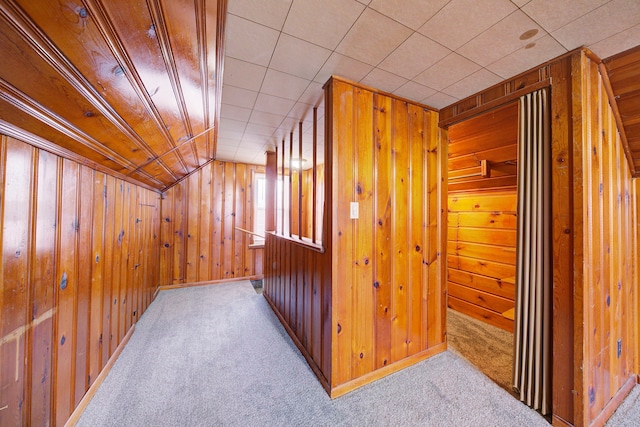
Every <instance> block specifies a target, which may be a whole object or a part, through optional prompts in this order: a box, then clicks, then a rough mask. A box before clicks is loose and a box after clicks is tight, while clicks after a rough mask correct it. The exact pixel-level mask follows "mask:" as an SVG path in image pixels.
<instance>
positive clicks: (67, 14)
mask: <svg viewBox="0 0 640 427" xmlns="http://www.w3.org/2000/svg"><path fill="white" fill-rule="evenodd" d="M582 45H584V46H586V47H588V48H590V49H591V50H592V51H593V52H594V53H595V54H596V55H598V56H600V57H601V58H607V57H610V56H612V55H614V54H616V53H618V52H621V51H624V50H626V49H629V48H632V47H634V46H637V45H640V7H639V4H638V0H576V1H558V0H481V1H477V0H47V1H45V0H0V58H2V65H1V66H0V132H2V133H9V134H13V135H15V136H18V137H21V138H22V139H27V140H29V139H30V140H31V142H32V143H35V144H37V145H38V144H39V145H40V146H42V147H45V148H47V147H48V148H49V149H50V150H52V151H56V150H58V152H63V153H70V154H73V155H77V156H81V157H83V158H86V159H88V161H89V162H93V164H95V165H97V166H98V167H101V168H106V169H109V170H110V171H113V172H114V173H115V174H117V175H118V176H124V177H128V178H129V179H132V180H135V181H136V182H140V183H142V184H144V185H146V186H148V187H151V188H155V189H158V190H162V189H164V188H166V187H168V186H170V185H172V184H173V183H175V182H176V181H178V180H180V179H181V178H183V177H184V176H186V175H188V174H189V173H191V172H193V171H194V170H196V169H197V168H198V167H201V166H202V165H203V164H205V163H206V162H208V161H210V160H211V159H213V158H214V157H215V158H217V159H219V160H228V161H238V162H244V163H256V164H263V163H264V161H265V157H264V152H265V151H266V150H270V149H273V148H274V147H275V146H276V144H277V145H280V144H281V141H282V140H283V139H285V138H286V139H288V138H289V137H290V133H291V132H294V135H295V141H296V145H295V146H297V140H298V123H299V122H300V121H302V122H303V124H304V125H303V132H304V134H303V140H304V144H303V153H302V157H307V158H310V156H311V154H310V151H311V145H310V141H311V140H312V138H311V135H310V132H311V129H312V123H311V114H312V110H313V107H318V121H319V123H318V129H320V135H319V139H318V140H319V141H320V143H322V141H323V139H322V129H323V128H324V127H323V113H324V111H323V106H322V85H323V84H324V83H325V82H326V80H327V79H328V78H329V76H330V75H332V74H336V75H340V76H342V77H345V78H347V79H350V80H353V81H356V82H360V83H362V84H365V85H369V86H373V87H376V88H378V89H380V90H383V91H386V92H390V93H394V94H396V95H398V96H401V97H405V98H408V99H411V100H414V101H418V102H422V103H424V104H427V105H430V106H432V107H435V108H441V107H444V106H447V105H450V104H451V103H453V102H455V101H457V100H459V99H462V98H465V97H467V96H469V95H472V94H474V93H476V92H478V91H480V90H482V89H485V88H486V87H488V86H491V85H493V84H495V83H498V82H500V81H502V80H504V79H506V78H508V77H511V76H513V75H516V74H518V73H520V72H522V71H525V70H527V69H529V68H531V67H534V66H536V65H538V64H540V63H542V62H544V61H546V60H549V59H551V58H554V57H556V56H558V55H560V54H562V53H565V52H567V51H569V50H572V49H574V48H576V47H579V46H582ZM223 65H224V67H223ZM223 70H224V73H223ZM223 80H224V82H223ZM223 83H224V85H223ZM218 118H220V119H219V125H218ZM22 130H24V131H26V132H22ZM321 148H322V147H320V150H319V153H322V149H321Z"/></svg>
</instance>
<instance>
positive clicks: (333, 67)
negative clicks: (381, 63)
mask: <svg viewBox="0 0 640 427" xmlns="http://www.w3.org/2000/svg"><path fill="white" fill-rule="evenodd" d="M371 70H373V66H372V65H369V64H365V63H364V62H360V61H358V60H355V59H353V58H349V57H348V56H344V55H341V54H339V53H336V52H334V53H332V54H331V56H330V57H329V59H328V60H327V62H325V64H324V66H323V67H322V69H321V70H320V72H318V74H317V75H316V77H315V78H314V81H316V82H318V83H322V84H325V83H326V82H327V80H329V77H331V76H332V75H337V76H340V77H344V78H346V79H349V80H353V81H356V82H359V81H360V80H362V79H363V78H364V77H365V76H366V75H367V74H369V73H370V72H371Z"/></svg>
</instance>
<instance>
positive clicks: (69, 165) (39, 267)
mask: <svg viewBox="0 0 640 427" xmlns="http://www.w3.org/2000/svg"><path fill="white" fill-rule="evenodd" d="M0 138H1V142H0V180H1V182H0V190H1V193H0V196H1V197H0V222H1V224H0V243H1V244H2V251H1V253H0V256H1V261H0V265H1V268H2V270H0V290H1V293H0V408H2V410H0V425H3V426H5V425H6V426H9V425H11V426H19V425H64V423H65V422H66V421H67V419H68V418H69V416H70V415H71V413H72V411H73V410H74V408H75V407H76V406H77V405H78V403H79V402H80V400H81V399H82V397H83V396H84V394H85V393H86V392H87V390H88V389H89V387H90V386H91V385H92V384H93V383H94V381H96V378H97V377H98V375H99V374H100V373H101V371H102V370H103V368H104V367H105V365H106V364H107V362H108V361H109V359H110V357H111V356H112V355H113V354H114V351H116V349H117V348H118V346H119V345H120V344H121V342H122V341H123V339H125V336H126V334H127V333H128V332H129V331H130V329H131V327H132V325H133V324H135V323H136V321H137V320H138V318H139V317H140V316H141V315H142V313H143V312H144V311H145V310H146V308H147V307H148V305H149V304H150V303H151V301H152V299H153V296H154V294H155V291H156V289H157V286H158V269H157V265H158V261H159V238H158V236H159V229H160V223H159V220H160V216H159V212H160V196H159V194H157V193H155V192H152V191H149V190H147V189H144V188H141V187H137V186H135V185H133V184H131V183H128V182H124V181H122V180H120V179H116V178H114V177H112V176H109V175H106V174H104V173H102V172H96V171H95V170H93V169H91V168H89V167H87V166H84V165H81V164H78V163H76V162H74V161H71V160H67V159H63V158H61V157H58V156H56V155H54V154H51V153H48V152H46V151H44V150H40V149H37V148H34V147H33V146H31V145H28V144H26V143H23V142H21V141H18V140H16V139H13V138H10V137H6V136H1V137H0Z"/></svg>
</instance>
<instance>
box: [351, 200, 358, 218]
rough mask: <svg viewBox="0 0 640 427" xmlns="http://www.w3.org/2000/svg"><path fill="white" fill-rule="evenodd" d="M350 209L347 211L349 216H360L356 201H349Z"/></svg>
mask: <svg viewBox="0 0 640 427" xmlns="http://www.w3.org/2000/svg"><path fill="white" fill-rule="evenodd" d="M350 207H351V211H350V212H349V218H351V219H358V216H360V208H359V206H358V202H351V206H350Z"/></svg>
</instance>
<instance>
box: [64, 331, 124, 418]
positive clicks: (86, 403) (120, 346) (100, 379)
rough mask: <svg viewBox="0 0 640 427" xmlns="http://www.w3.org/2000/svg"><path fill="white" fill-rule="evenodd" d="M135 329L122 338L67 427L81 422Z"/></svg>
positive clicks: (75, 410)
mask: <svg viewBox="0 0 640 427" xmlns="http://www.w3.org/2000/svg"><path fill="white" fill-rule="evenodd" d="M135 329H136V325H132V326H131V328H129V331H128V332H127V334H126V335H125V336H124V338H122V341H121V342H120V344H118V347H116V350H115V351H114V352H113V354H112V355H111V357H110V358H109V361H108V362H107V364H106V365H105V366H104V368H103V369H102V371H101V372H100V374H99V375H98V377H97V378H96V380H95V381H94V382H93V384H91V386H90V387H89V390H87V393H86V394H85V395H84V397H83V398H82V400H81V401H80V403H78V406H76V409H74V411H73V413H72V414H71V416H70V417H69V420H68V421H67V422H66V423H65V427H73V426H75V425H76V423H77V422H78V421H79V420H80V417H81V416H82V414H83V412H84V410H85V409H87V406H89V403H91V399H93V396H95V394H96V393H97V392H98V389H99V388H100V385H101V384H102V382H103V381H104V380H105V379H106V378H107V375H109V372H111V368H113V365H114V364H115V363H116V361H117V360H118V357H120V354H121V353H122V350H124V348H125V346H126V345H127V343H128V342H129V340H130V339H131V336H132V335H133V332H134V331H135Z"/></svg>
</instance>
